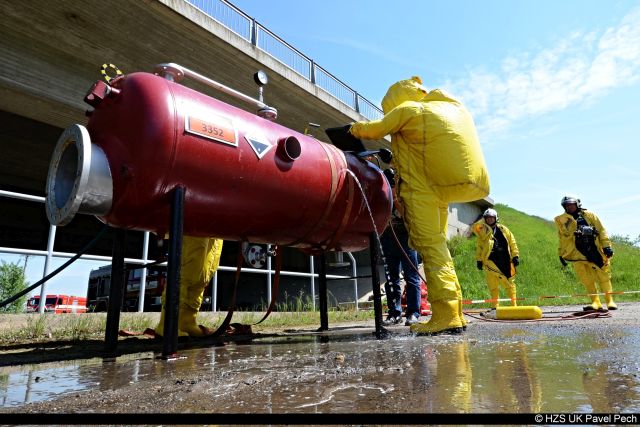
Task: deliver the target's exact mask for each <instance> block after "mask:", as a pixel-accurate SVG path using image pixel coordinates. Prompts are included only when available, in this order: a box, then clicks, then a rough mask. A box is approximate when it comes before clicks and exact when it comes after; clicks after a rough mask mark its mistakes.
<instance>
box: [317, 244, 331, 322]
mask: <svg viewBox="0 0 640 427" xmlns="http://www.w3.org/2000/svg"><path fill="white" fill-rule="evenodd" d="M318 259H319V264H320V265H319V269H318V281H319V282H320V283H319V289H318V302H319V303H320V328H319V329H318V332H322V331H328V330H329V314H328V313H327V311H328V307H329V305H328V303H327V255H326V253H325V252H323V253H322V254H320V256H319V257H318Z"/></svg>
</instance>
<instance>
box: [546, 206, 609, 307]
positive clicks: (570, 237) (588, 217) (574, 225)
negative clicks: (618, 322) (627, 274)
mask: <svg viewBox="0 0 640 427" xmlns="http://www.w3.org/2000/svg"><path fill="white" fill-rule="evenodd" d="M554 221H555V223H556V227H557V228H558V238H559V240H560V246H559V248H558V255H559V256H560V257H561V258H562V259H564V260H565V261H569V262H571V263H573V268H574V270H575V272H576V274H577V275H578V278H579V279H580V281H581V282H582V284H583V285H584V287H585V289H586V290H587V292H588V293H589V297H590V298H591V305H590V307H591V308H592V309H593V310H602V308H603V307H602V303H601V302H600V297H599V296H598V290H597V288H596V283H598V284H600V289H601V291H602V292H604V294H605V302H606V304H607V308H608V309H609V310H615V309H617V308H618V307H617V306H616V304H615V302H613V296H612V295H611V292H612V286H611V265H610V262H609V258H607V257H606V256H605V252H604V251H603V248H611V240H609V235H608V234H607V230H605V228H604V226H603V225H602V223H601V222H600V219H599V218H598V216H597V215H596V214H594V213H593V212H591V211H588V210H586V209H583V208H580V209H578V210H577V212H576V213H575V217H574V215H571V214H569V213H567V212H565V213H563V214H562V215H558V216H557V217H555V219H554ZM585 221H586V225H588V226H590V227H593V228H595V229H596V231H597V235H596V236H594V237H593V239H592V240H589V239H584V240H583V242H584V241H585V240H586V247H583V246H582V245H581V237H580V232H579V228H581V227H579V224H578V222H581V223H582V222H585ZM582 225H585V224H582ZM576 232H578V233H576ZM576 234H578V235H576ZM589 248H590V249H591V250H589ZM585 308H589V307H585Z"/></svg>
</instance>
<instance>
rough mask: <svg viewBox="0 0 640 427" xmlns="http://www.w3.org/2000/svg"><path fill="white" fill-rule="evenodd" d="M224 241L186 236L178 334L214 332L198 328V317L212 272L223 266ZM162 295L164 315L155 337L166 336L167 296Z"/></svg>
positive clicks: (183, 241) (194, 334) (183, 246)
mask: <svg viewBox="0 0 640 427" xmlns="http://www.w3.org/2000/svg"><path fill="white" fill-rule="evenodd" d="M222 243H223V240H222V239H214V238H209V237H192V236H184V237H183V239H182V263H181V264H180V306H179V314H178V335H179V336H187V335H189V336H192V337H202V336H205V335H209V334H211V332H212V331H210V330H209V329H207V328H205V327H204V326H201V325H198V323H197V321H196V317H197V316H198V311H199V310H200V306H201V305H202V297H203V295H204V290H205V288H206V287H207V284H208V283H209V281H210V280H211V278H212V277H213V273H215V271H216V270H217V269H218V266H219V265H220V255H221V254H222ZM166 292H167V289H166V287H165V290H164V291H163V292H162V314H161V315H160V323H159V324H158V326H157V327H156V335H160V336H162V335H164V313H165V307H164V302H165V297H166Z"/></svg>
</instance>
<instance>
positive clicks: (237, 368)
mask: <svg viewBox="0 0 640 427" xmlns="http://www.w3.org/2000/svg"><path fill="white" fill-rule="evenodd" d="M399 330H400V331H404V330H403V329H399ZM639 341H640V333H639V332H638V331H637V330H636V329H631V328H627V329H621V330H617V331H616V332H615V333H614V334H613V335H612V333H611V331H606V332H599V331H598V330H597V329H593V330H591V329H590V328H582V329H575V328H559V327H557V326H545V325H536V326H535V327H530V328H522V327H519V326H516V327H502V328H485V329H481V330H477V331H473V333H472V334H467V335H463V336H462V337H413V336H410V335H404V334H401V333H398V334H396V335H393V336H392V337H391V338H390V339H387V340H380V341H379V340H376V339H374V338H373V337H371V336H370V335H369V334H359V335H337V336H331V337H330V338H329V340H328V341H327V339H322V340H320V339H317V338H316V337H309V336H306V337H286V338H277V339H274V338H262V339H257V340H255V341H254V342H253V343H252V344H250V345H236V344H229V345H227V346H225V347H213V348H206V349H192V350H184V351H183V352H182V355H184V356H187V357H186V358H184V359H179V360H176V361H173V362H170V363H168V362H165V361H162V360H158V359H154V357H153V354H145V355H140V354H138V355H135V357H131V356H129V357H128V358H118V359H117V360H115V361H102V360H99V359H98V360H96V359H94V360H90V361H85V362H82V363H79V362H77V363H59V364H43V365H38V366H25V367H18V368H16V367H14V368H11V367H9V368H0V402H2V406H3V407H11V406H14V407H15V406H21V405H24V404H25V403H30V402H37V401H42V400H49V399H54V398H56V397H58V396H59V395H68V394H72V393H78V392H81V391H91V390H99V391H104V390H113V389H120V388H126V387H127V386H129V384H135V383H144V382H145V381H152V380H154V379H157V378H169V379H171V381H172V382H170V384H180V385H183V384H184V383H185V382H186V385H187V386H190V385H193V387H192V388H190V389H189V392H190V397H189V399H185V404H184V405H185V406H184V410H185V411H188V410H190V409H191V408H190V407H189V406H188V402H186V401H187V400H190V401H195V400H196V399H197V400H198V401H201V402H202V401H205V402H207V405H208V407H209V408H216V411H218V412H220V411H224V412H230V413H238V412H253V413H269V412H273V413H285V412H400V411H405V412H421V413H442V412H459V413H490V412H496V413H537V412H552V413H553V412H599V413H608V412H638V411H639V410H640V380H639V377H638V375H639V373H640V347H639V346H638V342H639ZM194 375H197V376H198V379H197V380H192V379H190V378H193V376H194ZM190 381H192V382H190ZM144 384H146V383H144ZM149 387H156V385H155V384H154V383H151V382H150V383H149ZM157 387H159V386H157Z"/></svg>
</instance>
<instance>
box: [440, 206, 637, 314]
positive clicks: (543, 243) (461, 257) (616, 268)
mask: <svg viewBox="0 0 640 427" xmlns="http://www.w3.org/2000/svg"><path fill="white" fill-rule="evenodd" d="M495 209H496V210H497V211H498V215H499V218H500V222H501V223H502V224H504V225H506V226H507V227H508V228H509V230H511V232H512V233H513V235H514V236H515V238H516V242H517V243H518V248H519V249H520V266H519V267H518V275H517V276H516V286H517V290H518V298H526V299H525V300H523V301H521V302H519V305H566V304H583V303H587V302H588V301H589V299H588V297H587V296H581V297H572V298H542V297H544V296H563V295H576V294H585V293H586V291H585V289H584V287H583V286H582V284H581V283H580V281H579V280H578V277H577V276H576V275H575V273H574V271H573V268H572V267H571V265H569V267H567V268H562V265H561V264H560V261H559V260H558V237H557V232H556V227H555V224H554V223H553V222H552V221H548V220H545V219H542V218H539V217H536V216H531V215H527V214H525V213H523V212H520V211H517V210H515V209H513V208H510V207H509V206H506V205H502V204H497V205H496V206H495ZM605 227H606V224H605ZM612 240H613V248H614V251H615V255H614V257H613V258H612V262H611V265H612V267H611V268H612V273H613V274H612V284H613V291H614V292H621V291H640V270H639V269H638V266H639V265H640V248H637V247H634V246H633V245H631V244H629V243H628V241H625V239H622V238H616V237H613V239H612ZM475 247H476V237H475V236H472V237H469V238H467V237H454V238H453V239H451V240H450V241H449V250H450V251H451V255H452V256H453V261H454V263H455V267H456V272H457V274H458V278H459V280H460V285H461V286H462V295H463V297H464V299H485V298H490V295H489V289H488V288H487V285H486V282H485V273H484V272H483V271H479V270H477V269H476V260H475ZM500 298H507V294H506V291H504V289H501V290H500ZM601 299H602V297H601ZM614 300H615V301H616V302H618V301H619V302H624V301H640V293H629V294H623V295H614ZM603 302H604V301H603ZM501 304H502V305H507V304H508V303H501ZM480 307H489V305H488V304H474V305H473V306H469V305H466V306H465V308H480Z"/></svg>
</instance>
